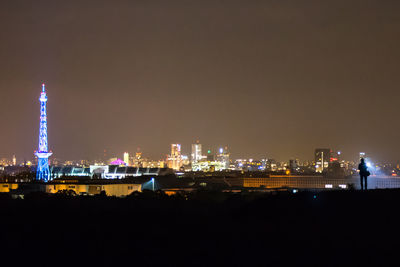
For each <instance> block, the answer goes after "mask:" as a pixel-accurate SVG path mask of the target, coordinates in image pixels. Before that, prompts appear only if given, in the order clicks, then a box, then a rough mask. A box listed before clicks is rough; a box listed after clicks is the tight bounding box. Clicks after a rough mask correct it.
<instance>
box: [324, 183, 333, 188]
mask: <svg viewBox="0 0 400 267" xmlns="http://www.w3.org/2000/svg"><path fill="white" fill-rule="evenodd" d="M325 188H333V186H332V185H331V184H326V185H325Z"/></svg>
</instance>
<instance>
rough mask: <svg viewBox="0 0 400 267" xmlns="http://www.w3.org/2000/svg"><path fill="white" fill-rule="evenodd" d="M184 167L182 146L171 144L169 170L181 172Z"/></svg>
mask: <svg viewBox="0 0 400 267" xmlns="http://www.w3.org/2000/svg"><path fill="white" fill-rule="evenodd" d="M181 167H182V154H181V145H180V144H171V155H170V156H169V158H168V168H171V169H174V170H176V171H179V170H180V168H181Z"/></svg>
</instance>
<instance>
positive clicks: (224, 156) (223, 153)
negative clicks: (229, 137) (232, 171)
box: [217, 147, 230, 170]
mask: <svg viewBox="0 0 400 267" xmlns="http://www.w3.org/2000/svg"><path fill="white" fill-rule="evenodd" d="M218 152H219V153H218V154H217V161H218V162H221V163H222V164H223V169H224V170H228V169H229V168H230V160H229V153H228V147H225V148H222V147H221V148H220V149H219V151H218Z"/></svg>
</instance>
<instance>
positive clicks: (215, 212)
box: [0, 190, 400, 266]
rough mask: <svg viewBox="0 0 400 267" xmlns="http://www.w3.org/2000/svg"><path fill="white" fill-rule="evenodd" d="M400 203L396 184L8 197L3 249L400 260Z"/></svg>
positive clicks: (117, 257) (187, 262) (38, 256)
mask: <svg viewBox="0 0 400 267" xmlns="http://www.w3.org/2000/svg"><path fill="white" fill-rule="evenodd" d="M399 204H400V191H399V190H372V191H368V192H359V191H332V192H320V193H310V192H304V193H296V194H292V193H287V192H280V193H270V194H238V195H235V194H223V193H217V192H198V193H196V194H192V195H188V196H178V197H168V196H165V195H162V194H161V193H153V192H145V193H141V194H136V195H132V196H130V197H128V198H125V199H117V198H107V197H101V196H97V197H69V196H65V195H45V194H34V195H28V196H26V198H25V200H12V199H10V198H9V197H8V195H3V196H0V207H1V213H0V214H1V220H0V227H1V229H2V230H1V235H0V242H1V243H0V244H1V245H0V250H1V255H2V257H3V260H10V261H12V262H13V263H14V264H17V265H19V264H20V263H21V264H25V263H28V264H29V265H32V266H33V264H37V263H39V264H40V265H56V266H57V265H60V264H68V265H71V266H80V265H85V266H95V265H101V266H103V265H107V266H116V265H124V266H144V265H147V266H148V265H162V266H176V265H184V266H255V265H257V266H268V265H287V266H297V265H307V266H314V265H319V266H340V265H353V266H366V265H368V266H384V265H387V264H388V263H389V262H393V260H396V261H399V258H398V257H397V255H398V254H399V253H400V252H399V250H400V220H399V216H398V214H399V212H400V207H399Z"/></svg>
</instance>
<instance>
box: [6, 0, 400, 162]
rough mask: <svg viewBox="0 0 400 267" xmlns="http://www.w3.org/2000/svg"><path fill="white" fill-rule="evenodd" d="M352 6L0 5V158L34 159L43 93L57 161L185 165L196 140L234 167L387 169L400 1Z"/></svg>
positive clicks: (392, 157)
mask: <svg viewBox="0 0 400 267" xmlns="http://www.w3.org/2000/svg"><path fill="white" fill-rule="evenodd" d="M350 2H351V4H348V3H349V2H348V1H326V2H324V3H323V4H322V3H320V2H319V1H309V2H307V3H304V4H302V5H298V4H295V1H288V3H291V4H288V3H287V4H285V3H272V2H265V3H261V2H258V3H253V4H251V5H246V6H243V5H238V3H239V2H238V1H232V2H231V4H229V5H227V4H224V3H214V1H202V3H196V4H193V5H188V4H185V3H184V2H183V1H173V3H176V5H174V4H171V3H169V4H166V3H162V2H161V1H149V2H148V3H138V2H131V3H128V2H122V1H117V2H116V3H113V5H111V4H108V3H106V2H104V3H102V4H98V3H96V2H91V1H87V2H85V3H86V4H80V3H61V4H60V5H54V4H52V2H51V1H43V2H40V3H37V4H36V5H34V6H32V5H23V6H17V5H13V4H12V3H11V2H5V3H1V4H0V22H2V25H5V26H4V27H5V28H4V31H3V32H2V35H3V36H4V38H2V40H3V42H1V43H0V56H1V58H2V61H1V62H0V96H1V98H2V100H3V102H2V104H1V105H0V114H2V115H3V118H4V121H5V122H6V123H3V125H4V128H3V129H4V130H3V131H2V137H1V138H0V148H1V149H0V157H12V155H14V154H15V155H17V158H18V159H21V158H26V159H27V160H28V159H30V158H32V151H33V150H35V149H36V146H37V136H38V134H39V127H38V124H37V119H38V117H39V114H38V111H37V110H38V109H37V101H35V99H37V97H38V95H37V88H38V84H40V83H41V82H46V84H47V86H48V96H49V97H51V99H52V101H51V102H50V103H49V105H48V110H49V112H50V115H49V118H48V123H49V127H48V130H49V145H50V147H51V149H52V150H53V151H55V154H54V157H56V158H62V159H95V158H97V157H99V156H101V155H102V153H103V151H104V150H105V149H106V150H107V151H109V153H110V156H114V155H120V154H122V153H123V152H125V151H128V152H135V151H136V148H137V147H140V148H141V149H142V151H143V152H144V154H145V155H147V156H148V157H150V158H154V159H158V158H163V157H164V156H165V155H166V154H168V153H169V146H170V144H173V143H179V144H182V149H183V151H184V153H185V154H187V155H189V156H190V146H191V144H193V143H194V142H195V141H196V140H198V139H199V140H200V141H201V143H202V144H203V149H206V148H207V146H212V145H213V144H215V148H217V147H218V146H223V147H224V146H228V147H229V149H230V151H231V156H232V158H250V157H253V158H266V157H267V158H275V159H277V160H288V159H289V158H302V159H309V160H312V159H313V152H314V149H315V148H319V147H328V148H334V149H340V150H341V151H342V152H343V155H345V157H346V158H350V159H351V158H357V154H358V153H359V152H360V151H365V152H367V153H368V154H371V155H374V158H375V159H377V160H379V161H381V162H397V161H399V159H400V151H399V150H397V149H394V148H396V147H397V146H398V145H399V140H398V137H397V134H396V132H397V131H398V130H400V128H399V127H400V126H398V124H397V123H396V121H397V114H398V112H397V110H396V108H397V99H398V97H399V96H400V95H399V94H400V93H399V90H398V85H399V84H400V81H399V77H400V75H398V74H399V73H398V70H399V69H400V68H399V67H400V66H399V64H400V63H399V62H400V60H399V59H400V54H399V51H398V49H397V47H398V46H399V45H400V38H399V37H398V35H397V34H396V32H397V29H398V28H400V22H399V21H398V19H397V12H396V8H397V7H399V5H400V4H399V3H397V2H385V4H382V3H380V2H379V1H368V3H369V4H368V5H366V4H365V3H364V2H362V1H350ZM152 3H153V4H154V3H156V4H157V5H152ZM110 10H112V11H110ZM38 14H40V16H38ZM338 18H339V19H338ZM177 25H178V26H177ZM121 157H122V156H121Z"/></svg>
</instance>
